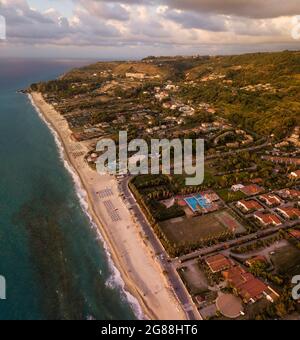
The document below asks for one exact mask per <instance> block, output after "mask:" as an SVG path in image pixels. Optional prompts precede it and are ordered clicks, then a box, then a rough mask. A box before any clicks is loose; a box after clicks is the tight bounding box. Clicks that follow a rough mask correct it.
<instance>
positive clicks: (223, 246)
mask: <svg viewBox="0 0 300 340" xmlns="http://www.w3.org/2000/svg"><path fill="white" fill-rule="evenodd" d="M298 224H299V221H289V222H286V223H285V224H283V225H281V226H279V227H272V228H269V229H266V230H263V231H258V232H256V233H253V234H250V235H246V236H243V237H240V238H237V239H235V240H231V241H227V242H224V243H219V244H217V245H215V246H212V247H209V248H204V249H201V250H198V251H195V252H193V253H191V254H188V255H184V256H181V257H180V258H179V261H180V262H181V263H183V262H186V261H190V260H194V259H196V258H199V257H202V256H207V255H210V254H213V253H215V252H218V251H222V250H227V249H230V248H233V247H236V246H241V245H243V244H245V243H248V242H251V241H255V240H258V239H260V238H262V237H266V236H271V235H273V234H275V233H277V232H278V231H280V230H285V229H289V228H292V227H295V226H296V225H298Z"/></svg>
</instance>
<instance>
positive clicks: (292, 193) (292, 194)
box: [278, 189, 300, 200]
mask: <svg viewBox="0 0 300 340" xmlns="http://www.w3.org/2000/svg"><path fill="white" fill-rule="evenodd" d="M278 195H279V196H281V197H282V198H284V199H287V198H288V199H292V200H294V199H298V200H299V199H300V190H296V189H283V190H280V191H278Z"/></svg>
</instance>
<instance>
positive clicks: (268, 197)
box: [259, 194, 282, 207]
mask: <svg viewBox="0 0 300 340" xmlns="http://www.w3.org/2000/svg"><path fill="white" fill-rule="evenodd" d="M259 199H260V200H261V201H262V202H264V203H266V204H267V205H268V206H269V207H275V206H277V205H280V204H281V203H282V200H281V199H280V198H279V197H278V196H276V195H274V194H265V195H261V196H259Z"/></svg>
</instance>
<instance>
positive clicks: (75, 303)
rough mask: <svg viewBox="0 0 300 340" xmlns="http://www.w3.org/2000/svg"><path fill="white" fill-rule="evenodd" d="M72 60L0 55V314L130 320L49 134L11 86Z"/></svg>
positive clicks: (20, 85) (36, 78) (71, 64)
mask: <svg viewBox="0 0 300 340" xmlns="http://www.w3.org/2000/svg"><path fill="white" fill-rule="evenodd" d="M75 65H79V63H77V62H67V61H65V62H54V61H33V60H26V61H24V60H23V61H21V60H15V61H6V60H1V59H0V275H3V276H5V278H6V284H7V300H6V301H0V319H89V318H94V319H99V320H114V319H121V320H127V319H134V318H135V315H134V312H133V306H132V305H130V304H129V303H128V301H127V299H126V297H125V293H124V292H123V291H122V289H121V288H120V286H119V285H118V284H117V283H118V278H117V276H116V275H114V271H113V268H112V266H111V265H110V264H109V259H108V257H107V255H106V251H105V249H104V247H103V245H102V242H101V240H100V238H99V235H98V234H97V232H96V230H95V229H93V228H92V226H91V223H90V221H89V219H88V217H87V216H86V214H85V213H84V211H83V209H82V207H81V205H80V201H79V198H78V196H77V194H76V191H75V187H74V183H73V179H72V177H71V175H70V174H69V172H68V171H67V170H66V169H65V168H64V164H63V162H62V160H61V159H60V157H59V152H58V149H57V146H56V144H55V141H54V138H53V136H52V134H51V133H50V131H49V129H48V128H47V126H46V125H45V124H44V123H43V122H42V121H41V119H40V118H39V116H38V115H37V113H36V112H35V110H34V109H33V107H32V106H31V104H30V102H29V100H28V98H27V97H26V96H25V95H21V94H17V93H16V90H17V89H20V88H24V87H26V86H28V85H29V84H30V83H32V82H36V81H39V80H47V79H52V78H55V77H56V76H58V75H59V74H61V73H63V72H65V71H66V70H67V69H69V68H72V67H74V66H75Z"/></svg>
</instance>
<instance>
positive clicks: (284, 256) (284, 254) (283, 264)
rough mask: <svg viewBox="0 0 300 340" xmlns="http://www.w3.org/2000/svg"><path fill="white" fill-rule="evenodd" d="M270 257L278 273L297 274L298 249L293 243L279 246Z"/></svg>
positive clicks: (298, 266)
mask: <svg viewBox="0 0 300 340" xmlns="http://www.w3.org/2000/svg"><path fill="white" fill-rule="evenodd" d="M271 259H272V261H273V263H274V265H275V268H276V271H277V272H278V274H281V275H287V276H294V275H299V273H300V250H299V249H297V248H296V247H294V246H293V245H288V246H285V247H283V248H280V249H279V250H278V251H277V252H276V253H275V254H274V255H273V256H272V258H271Z"/></svg>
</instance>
